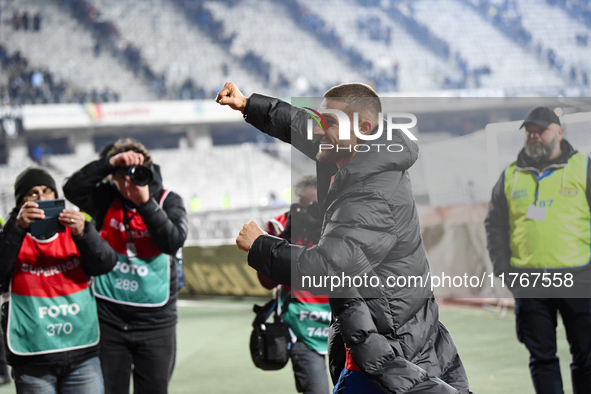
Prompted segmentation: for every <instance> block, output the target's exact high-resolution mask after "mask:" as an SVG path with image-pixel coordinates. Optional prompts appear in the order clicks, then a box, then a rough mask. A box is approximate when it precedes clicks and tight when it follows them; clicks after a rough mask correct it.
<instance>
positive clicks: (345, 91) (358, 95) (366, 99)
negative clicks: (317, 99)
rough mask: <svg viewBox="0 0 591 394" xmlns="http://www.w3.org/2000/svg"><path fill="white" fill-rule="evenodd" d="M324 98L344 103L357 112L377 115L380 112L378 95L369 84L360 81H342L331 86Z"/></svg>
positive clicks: (380, 105) (380, 104)
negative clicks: (342, 82)
mask: <svg viewBox="0 0 591 394" xmlns="http://www.w3.org/2000/svg"><path fill="white" fill-rule="evenodd" d="M324 98H328V99H331V100H334V101H339V102H342V103H346V104H347V106H348V107H349V108H350V109H352V110H354V111H357V112H361V111H363V112H365V113H369V114H372V115H373V116H378V113H380V112H382V102H381V101H380V96H378V94H377V93H376V91H375V90H373V89H372V87H371V86H369V85H366V84H364V83H361V82H351V83H344V84H341V85H337V86H335V87H332V88H330V89H328V90H327V91H326V93H324Z"/></svg>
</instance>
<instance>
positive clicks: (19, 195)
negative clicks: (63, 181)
mask: <svg viewBox="0 0 591 394" xmlns="http://www.w3.org/2000/svg"><path fill="white" fill-rule="evenodd" d="M35 186H47V187H49V188H50V189H51V190H53V191H54V192H55V196H56V197H57V187H56V186H55V181H54V180H53V178H52V177H51V175H49V173H48V172H47V171H45V170H44V169H42V168H33V167H29V168H27V169H26V170H24V171H23V172H21V173H20V174H19V175H18V176H17V177H16V181H15V182H14V199H15V201H16V205H19V204H20V202H21V201H22V199H23V198H25V195H26V194H27V192H28V191H29V190H31V189H32V188H33V187H35Z"/></svg>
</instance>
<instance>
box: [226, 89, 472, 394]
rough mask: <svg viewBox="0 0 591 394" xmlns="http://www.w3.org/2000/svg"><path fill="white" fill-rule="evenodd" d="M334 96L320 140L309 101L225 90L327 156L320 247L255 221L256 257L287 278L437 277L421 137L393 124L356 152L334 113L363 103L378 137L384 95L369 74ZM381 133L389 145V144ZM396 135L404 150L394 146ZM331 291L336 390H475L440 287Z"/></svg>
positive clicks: (329, 96) (251, 114)
mask: <svg viewBox="0 0 591 394" xmlns="http://www.w3.org/2000/svg"><path fill="white" fill-rule="evenodd" d="M324 97H325V100H324V103H323V106H322V108H321V109H320V110H319V112H321V113H322V114H323V115H324V117H323V121H325V122H326V123H325V126H324V127H320V126H317V127H315V128H314V132H313V134H314V138H313V139H312V140H308V139H307V121H308V119H310V117H309V116H308V115H307V114H306V112H305V111H304V110H301V109H298V108H295V107H292V106H291V105H289V104H287V103H285V102H282V101H281V100H278V99H274V98H269V97H264V96H260V95H256V94H254V95H252V96H251V97H250V98H249V99H246V98H245V97H244V96H243V95H242V94H241V93H240V91H239V90H238V89H237V88H236V86H235V85H234V84H233V83H231V82H228V83H226V84H225V85H224V87H223V88H222V90H221V91H220V92H219V93H218V96H217V101H218V102H219V103H220V104H222V105H229V106H230V107H231V108H233V109H235V110H239V111H242V112H243V114H244V118H245V119H246V121H247V122H248V123H250V124H252V125H253V126H255V127H256V128H258V129H259V130H261V131H263V132H264V133H267V134H269V135H271V136H273V137H276V138H278V139H280V140H282V141H284V142H287V143H291V144H292V145H293V146H294V147H296V148H297V149H299V150H300V151H302V152H303V153H304V154H306V155H307V156H308V157H310V158H312V159H316V161H317V173H318V197H319V198H318V200H319V202H321V212H322V213H323V215H324V221H323V224H322V233H321V239H320V242H319V243H318V245H317V246H314V247H312V248H309V249H306V248H305V247H299V246H295V245H289V244H288V243H287V242H286V241H285V240H283V239H279V238H276V237H272V236H269V235H266V234H265V233H264V232H263V231H262V230H260V228H259V227H258V226H257V225H256V223H254V222H251V223H249V224H246V225H245V226H244V228H243V230H242V231H241V232H240V235H239V236H238V238H237V239H236V243H237V245H238V247H239V248H241V249H242V250H245V251H248V263H249V265H251V266H252V267H253V268H255V269H256V270H257V271H259V272H260V273H261V274H262V275H264V276H266V277H268V278H270V279H272V280H274V281H276V282H278V283H282V284H286V285H292V283H294V282H293V281H294V280H295V281H296V282H297V281H299V280H300V279H301V278H302V277H303V276H315V277H324V276H338V277H341V275H342V274H344V275H347V276H359V277H363V276H364V274H367V275H368V277H371V276H378V277H379V278H381V279H382V280H384V279H385V278H387V277H399V276H403V277H406V278H409V277H415V278H421V279H423V280H425V281H428V278H429V264H428V261H427V258H426V255H425V250H424V248H423V243H422V240H421V235H420V228H419V221H418V214H417V210H416V207H415V204H414V200H413V198H412V190H411V184H410V178H409V175H408V172H407V171H406V170H408V168H410V166H411V165H412V164H413V163H414V162H415V161H416V159H417V155H418V146H417V145H416V144H415V143H414V142H412V141H411V140H410V139H409V138H408V137H407V136H406V135H405V134H403V133H402V132H400V131H398V130H396V131H394V132H393V133H392V137H391V139H390V140H386V136H387V134H388V133H386V132H385V131H384V129H382V131H384V132H382V133H381V134H382V135H381V137H379V138H377V139H375V140H372V141H371V142H368V144H367V145H369V144H372V149H370V150H369V151H367V152H362V151H363V150H365V148H362V149H359V152H355V149H350V148H351V147H352V146H353V145H355V143H356V142H360V141H359V140H358V139H357V137H353V138H352V139H348V140H346V139H343V138H339V121H344V119H343V118H341V120H339V119H338V115H337V116H335V115H336V114H335V113H334V112H333V113H330V112H329V111H330V110H339V111H342V112H344V113H345V114H347V115H348V117H349V119H350V121H351V122H350V123H351V124H352V123H353V122H352V120H353V119H354V117H353V112H358V113H359V122H358V124H357V127H358V129H359V133H361V134H363V135H365V136H369V135H371V134H373V136H375V135H376V133H377V134H379V133H380V131H378V130H377V129H378V127H376V126H378V125H379V122H381V120H380V119H379V115H378V113H380V112H381V103H380V100H379V97H378V96H377V94H376V93H375V92H374V91H373V89H371V88H370V87H368V86H366V85H363V84H359V83H353V84H345V85H339V86H336V87H334V88H332V89H330V90H329V91H328V92H327V93H325V95H324ZM385 127H386V126H384V128H385ZM351 130H353V127H351ZM351 135H353V132H351ZM373 136H372V137H373ZM361 142H364V141H361ZM380 143H383V144H385V145H382V148H381V152H377V151H376V146H377V144H380ZM390 145H392V146H395V147H396V146H397V147H398V148H393V150H398V152H389V151H387V150H386V148H385V146H390ZM337 146H338V147H339V149H338V150H337V149H336V148H335V147H337ZM330 147H332V148H330ZM335 164H336V166H335ZM337 169H338V171H337ZM335 171H336V175H334V176H332V175H333V174H335ZM292 263H293V265H294V267H295V269H294V270H293V274H292V267H291V265H292ZM293 275H295V276H296V277H295V278H294V277H293ZM299 283H301V282H299ZM382 283H384V282H382ZM329 298H330V305H331V309H332V314H333V318H334V320H333V322H334V323H333V324H332V326H331V333H330V337H329V359H330V361H329V362H330V368H331V374H332V378H333V381H334V382H335V383H336V389H335V392H337V393H343V394H345V393H346V394H349V393H356V394H357V393H380V392H387V393H465V394H467V393H468V392H469V389H468V380H467V377H466V373H465V370H464V367H463V365H462V362H461V360H460V358H459V356H458V354H457V350H456V347H455V345H454V343H453V340H452V338H451V336H450V334H449V332H448V331H447V330H446V329H445V327H444V326H443V325H442V324H441V323H440V322H439V320H438V306H437V303H436V301H435V299H434V298H433V294H432V291H431V289H430V286H408V287H402V288H400V287H398V288H394V287H391V288H388V287H384V288H379V287H378V288H371V289H370V288H354V287H353V288H348V289H340V293H339V292H332V293H331V295H330V297H329Z"/></svg>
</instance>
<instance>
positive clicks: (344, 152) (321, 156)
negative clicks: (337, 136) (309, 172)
mask: <svg viewBox="0 0 591 394" xmlns="http://www.w3.org/2000/svg"><path fill="white" fill-rule="evenodd" d="M337 144H338V147H339V150H338V152H337V147H336V146H334V147H333V148H331V149H323V150H321V151H319V152H318V153H316V160H318V161H319V162H321V163H336V162H337V161H339V160H340V159H342V158H343V157H346V156H349V155H351V153H352V152H354V150H353V149H354V148H355V146H354V145H349V144H348V143H343V142H342V141H339V142H337ZM349 149H350V150H351V151H349Z"/></svg>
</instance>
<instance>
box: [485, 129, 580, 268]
mask: <svg viewBox="0 0 591 394" xmlns="http://www.w3.org/2000/svg"><path fill="white" fill-rule="evenodd" d="M561 149H562V154H561V155H560V156H559V157H558V158H556V159H555V160H552V161H551V162H548V163H538V162H535V161H533V160H531V159H530V158H529V157H528V156H527V155H526V154H525V150H524V149H522V150H521V152H520V153H519V155H518V156H517V163H516V164H517V167H519V168H529V169H530V170H533V171H537V172H538V173H542V172H543V171H544V170H545V169H546V168H552V166H553V165H565V164H566V163H567V162H568V160H569V159H570V158H571V157H572V156H573V155H574V154H575V153H577V151H576V150H575V149H574V148H573V147H572V145H571V144H570V143H569V142H568V141H566V140H562V142H561ZM587 201H588V203H589V206H591V161H590V168H588V170H587ZM484 225H485V227H486V238H487V245H488V251H489V255H490V258H491V260H492V263H493V267H494V272H495V275H497V276H498V275H500V274H502V273H507V272H511V271H512V270H511V263H510V261H511V246H510V235H511V234H510V226H509V207H508V205H507V197H506V195H505V171H503V172H502V173H501V176H500V177H499V180H498V181H497V183H496V184H495V186H494V187H493V190H492V197H491V200H490V203H489V205H488V214H487V216H486V220H485V222H484ZM581 279H583V278H581Z"/></svg>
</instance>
